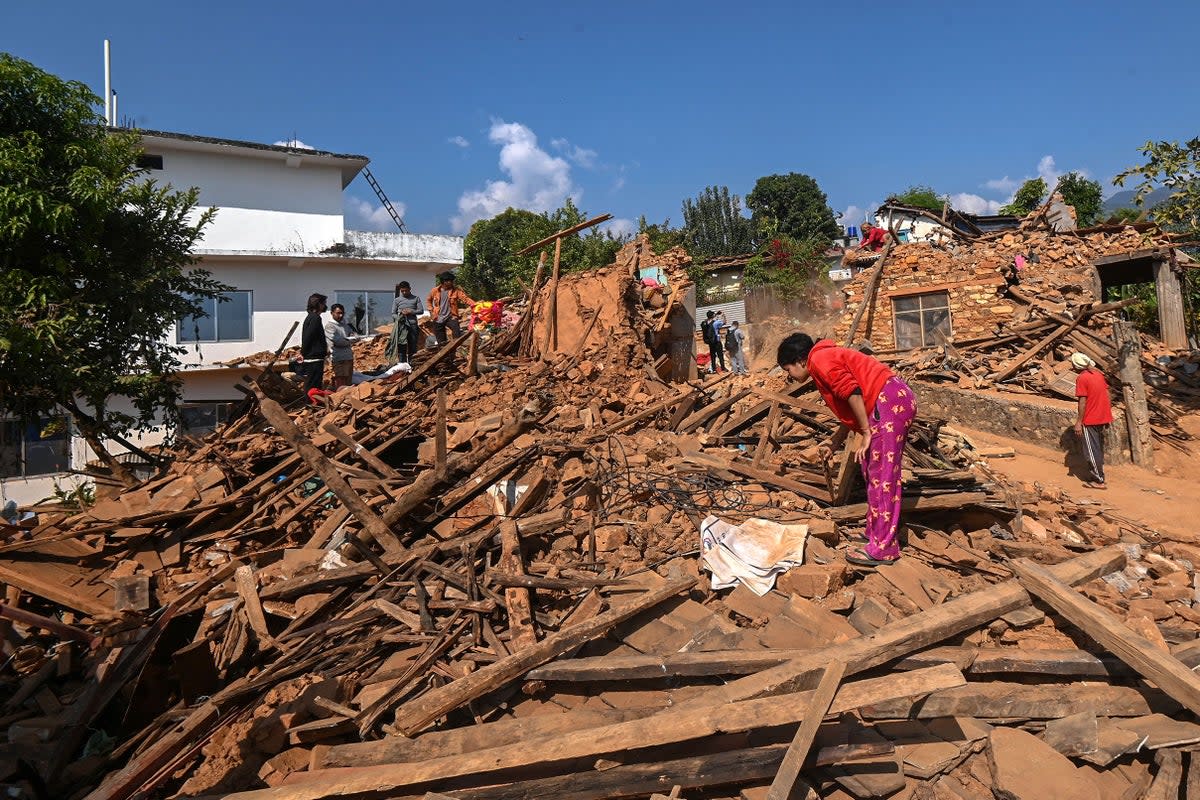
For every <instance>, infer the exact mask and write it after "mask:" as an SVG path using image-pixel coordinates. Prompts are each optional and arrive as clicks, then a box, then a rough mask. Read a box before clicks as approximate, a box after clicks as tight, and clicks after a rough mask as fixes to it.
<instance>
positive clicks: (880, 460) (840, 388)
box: [778, 333, 917, 566]
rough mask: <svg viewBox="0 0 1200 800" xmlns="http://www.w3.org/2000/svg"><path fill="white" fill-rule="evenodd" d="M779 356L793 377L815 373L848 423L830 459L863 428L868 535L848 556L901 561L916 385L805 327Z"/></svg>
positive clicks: (829, 450)
mask: <svg viewBox="0 0 1200 800" xmlns="http://www.w3.org/2000/svg"><path fill="white" fill-rule="evenodd" d="M778 361H779V366H781V367H782V368H783V369H784V370H785V371H786V372H787V374H788V375H789V376H790V377H791V378H792V380H796V381H800V382H802V383H803V382H804V381H805V380H807V379H808V378H809V377H811V378H812V379H813V383H815V384H816V385H817V389H818V390H820V392H821V397H822V398H823V399H824V400H825V405H827V406H829V410H830V411H832V412H833V414H834V416H836V417H837V418H838V420H839V421H840V422H841V423H842V424H841V427H840V428H838V431H837V433H835V434H834V436H833V440H832V441H831V442H830V443H829V444H826V445H822V446H821V451H820V452H821V457H822V458H824V459H826V460H828V459H829V457H830V456H831V455H832V454H833V452H834V451H835V450H836V449H837V448H839V447H840V446H841V444H842V442H844V441H845V440H846V436H847V435H848V434H849V433H850V431H852V430H855V431H858V432H859V433H860V434H862V439H861V440H860V441H859V445H858V449H857V450H856V451H855V455H856V456H857V458H858V462H859V464H861V465H862V472H863V478H864V479H865V480H866V484H867V506H868V508H869V511H868V512H867V541H866V544H865V545H864V546H863V547H861V548H856V549H855V550H854V551H852V552H851V553H850V554H849V555H847V556H846V560H847V561H849V562H850V563H852V564H862V565H865V566H878V565H880V564H889V563H891V562H892V561H895V560H896V559H897V558H899V557H900V544H899V542H897V541H896V528H897V527H898V526H899V524H900V483H901V477H900V465H901V459H902V457H903V454H904V442H905V440H906V439H907V438H908V429H909V427H910V426H911V425H912V421H913V419H914V418H915V417H916V415H917V400H916V397H915V396H914V395H913V392H912V389H910V388H908V384H906V383H905V382H904V381H902V380H901V379H900V378H898V377H897V376H896V375H895V374H894V373H893V372H892V371H891V370H890V369H888V368H887V366H886V365H885V364H883V363H882V362H880V361H878V360H877V359H874V358H872V357H871V356H868V355H866V354H864V353H860V352H858V351H857V350H850V349H849V348H846V347H838V346H837V345H835V344H834V343H833V342H831V341H830V340H828V339H822V340H821V341H819V342H817V343H816V344H814V343H813V340H812V337H810V336H808V335H807V334H804V333H793V334H792V335H791V336H789V337H787V338H786V339H784V340H783V341H782V342H781V343H780V345H779V353H778Z"/></svg>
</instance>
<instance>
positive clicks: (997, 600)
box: [680, 546, 1125, 707]
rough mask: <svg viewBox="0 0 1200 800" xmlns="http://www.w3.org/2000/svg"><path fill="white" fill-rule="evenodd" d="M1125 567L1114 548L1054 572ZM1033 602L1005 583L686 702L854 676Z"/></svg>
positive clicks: (1070, 574) (1076, 576)
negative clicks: (842, 673)
mask: <svg viewBox="0 0 1200 800" xmlns="http://www.w3.org/2000/svg"><path fill="white" fill-rule="evenodd" d="M1124 565H1125V554H1124V553H1123V552H1122V551H1121V550H1120V549H1119V548H1117V547H1115V546H1114V547H1106V548H1103V549H1100V550H1095V551H1093V552H1091V553H1088V554H1087V555H1083V556H1080V557H1078V558H1074V559H1071V560H1070V561H1064V562H1063V563H1061V564H1056V565H1054V566H1053V567H1051V568H1050V571H1051V573H1052V574H1054V575H1055V576H1056V577H1057V578H1059V579H1061V580H1062V581H1064V582H1065V583H1070V584H1075V583H1085V582H1087V581H1090V580H1092V579H1094V578H1098V577H1100V576H1101V575H1107V574H1108V573H1110V572H1112V571H1114V570H1117V569H1121V568H1122V567H1123V566H1124ZM1029 602H1030V600H1029V595H1028V594H1027V593H1026V592H1025V590H1024V589H1023V588H1021V585H1020V584H1019V583H1017V582H1016V581H1015V580H1010V581H1004V582H1003V583H998V584H995V585H994V586H991V587H989V588H987V589H983V590H981V591H978V592H971V593H970V594H965V595H962V596H961V597H956V598H954V599H953V600H947V601H946V602H944V603H942V604H941V605H937V606H934V607H933V608H931V609H929V610H928V611H921V612H919V613H916V614H913V615H911V616H908V617H905V618H904V619H902V620H900V621H899V622H894V623H891V624H889V625H885V626H884V627H883V628H880V629H879V630H877V631H876V632H875V633H874V634H872V635H871V636H863V637H860V638H858V639H850V640H849V641H846V642H840V643H838V644H833V645H827V646H825V647H819V648H814V649H812V650H810V651H809V652H808V653H806V654H805V655H804V656H802V657H800V658H796V659H793V660H791V661H788V662H786V663H784V664H780V665H779V666H777V667H771V668H770V669H766V670H763V671H762V672H759V673H758V674H755V675H749V676H747V677H745V678H739V679H738V680H735V681H730V682H729V683H726V684H724V685H723V686H713V687H709V688H708V690H707V691H706V692H705V694H704V697H703V698H696V699H695V700H690V701H685V702H683V703H681V704H680V706H681V707H687V706H688V705H690V704H693V703H695V704H699V703H710V702H729V703H732V702H735V701H738V700H745V699H747V698H752V697H764V696H769V695H773V694H783V693H786V692H791V691H794V690H795V689H796V688H797V687H799V686H801V685H805V683H806V682H807V681H810V680H812V679H813V678H814V677H815V676H816V675H817V674H818V673H819V671H820V670H823V669H825V667H826V666H827V665H828V664H829V662H830V661H832V660H833V659H838V660H841V661H845V662H846V671H847V672H848V673H849V674H851V675H853V674H856V673H858V672H862V671H863V670H866V669H871V668H872V667H877V666H879V665H880V664H885V663H887V662H889V661H893V660H895V659H897V658H901V657H902V656H905V655H908V654H909V653H912V652H915V651H917V650H920V649H921V648H923V647H928V646H929V645H931V644H936V643H938V642H940V641H943V640H945V639H948V638H950V637H951V636H956V635H958V634H960V633H965V632H967V631H969V630H972V629H974V628H977V627H979V626H980V625H986V624H987V623H989V622H991V621H992V620H994V619H996V618H997V617H1000V616H1003V615H1004V614H1007V613H1008V612H1010V611H1014V610H1016V609H1018V608H1021V607H1023V606H1026V605H1028V604H1029Z"/></svg>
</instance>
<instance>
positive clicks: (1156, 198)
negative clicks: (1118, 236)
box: [1100, 186, 1171, 214]
mask: <svg viewBox="0 0 1200 800" xmlns="http://www.w3.org/2000/svg"><path fill="white" fill-rule="evenodd" d="M1135 194H1137V192H1135V191H1134V190H1133V189H1126V190H1124V191H1121V192H1117V193H1116V194H1114V195H1113V196H1112V197H1110V198H1108V199H1107V200H1105V201H1104V204H1103V205H1102V206H1100V211H1101V213H1103V214H1111V213H1113V212H1114V211H1116V210H1117V209H1118V208H1137V206H1136V205H1134V202H1133V196H1134V195H1135ZM1170 196H1171V190H1170V189H1168V188H1167V187H1165V186H1160V187H1159V188H1157V189H1155V190H1154V191H1152V192H1151V193H1150V194H1148V195H1146V202H1145V203H1144V204H1143V205H1142V208H1154V207H1155V206H1156V205H1158V204H1159V203H1161V202H1162V201H1163V200H1166V199H1167V198H1168V197H1170Z"/></svg>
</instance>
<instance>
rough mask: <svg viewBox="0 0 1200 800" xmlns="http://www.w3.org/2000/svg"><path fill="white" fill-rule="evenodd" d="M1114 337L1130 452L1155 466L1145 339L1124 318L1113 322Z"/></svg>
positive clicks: (1141, 463)
mask: <svg viewBox="0 0 1200 800" xmlns="http://www.w3.org/2000/svg"><path fill="white" fill-rule="evenodd" d="M1113 338H1114V339H1116V345H1117V378H1118V379H1119V380H1120V381H1121V399H1122V400H1123V402H1124V403H1125V426H1126V427H1127V428H1128V429H1129V455H1130V457H1131V458H1132V459H1133V463H1134V464H1137V465H1138V466H1140V467H1146V468H1147V469H1152V468H1153V467H1154V441H1153V439H1152V436H1153V431H1152V430H1151V429H1150V408H1149V406H1148V405H1147V404H1146V383H1145V381H1144V380H1143V379H1142V341H1141V339H1140V338H1139V337H1138V332H1137V329H1136V328H1135V327H1134V325H1133V323H1132V322H1126V321H1124V320H1117V321H1116V322H1114V323H1113Z"/></svg>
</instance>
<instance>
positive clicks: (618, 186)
mask: <svg viewBox="0 0 1200 800" xmlns="http://www.w3.org/2000/svg"><path fill="white" fill-rule="evenodd" d="M624 188H625V176H624V175H618V176H617V179H616V180H615V181H613V185H612V189H610V190H609V191H612V192H619V191H621V190H622V189H624Z"/></svg>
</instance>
